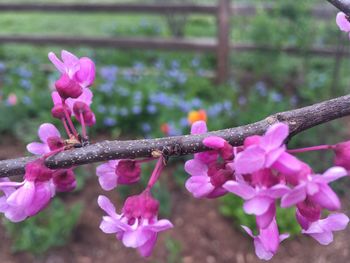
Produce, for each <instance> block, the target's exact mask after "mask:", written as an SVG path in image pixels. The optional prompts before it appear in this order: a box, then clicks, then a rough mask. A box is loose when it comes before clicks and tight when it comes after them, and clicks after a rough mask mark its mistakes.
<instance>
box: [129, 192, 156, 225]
mask: <svg viewBox="0 0 350 263" xmlns="http://www.w3.org/2000/svg"><path fill="white" fill-rule="evenodd" d="M158 209H159V202H158V201H157V200H156V199H154V198H153V197H152V196H151V194H150V193H149V192H148V191H145V192H143V193H141V194H140V195H134V196H130V197H128V198H127V199H126V201H125V204H124V207H123V214H124V215H125V216H126V217H127V218H130V219H133V218H134V219H137V218H145V219H152V218H154V217H157V216H158Z"/></svg>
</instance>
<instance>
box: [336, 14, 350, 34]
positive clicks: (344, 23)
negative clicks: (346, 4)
mask: <svg viewBox="0 0 350 263" xmlns="http://www.w3.org/2000/svg"><path fill="white" fill-rule="evenodd" d="M336 22H337V25H338V27H339V29H340V30H341V31H344V32H347V33H349V32H350V22H349V19H348V17H347V16H346V15H345V14H344V13H343V12H339V13H338V14H337V17H336Z"/></svg>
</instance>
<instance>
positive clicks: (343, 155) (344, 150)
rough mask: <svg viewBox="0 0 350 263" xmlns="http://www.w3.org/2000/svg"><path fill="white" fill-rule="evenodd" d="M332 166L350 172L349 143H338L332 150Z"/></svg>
mask: <svg viewBox="0 0 350 263" xmlns="http://www.w3.org/2000/svg"><path fill="white" fill-rule="evenodd" d="M334 153H335V158H334V164H335V165H338V166H342V167H344V168H345V169H346V170H350V141H346V142H342V143H338V144H337V145H336V146H335V149H334Z"/></svg>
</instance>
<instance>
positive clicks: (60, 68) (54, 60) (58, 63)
mask: <svg viewBox="0 0 350 263" xmlns="http://www.w3.org/2000/svg"><path fill="white" fill-rule="evenodd" d="M48 57H49V59H50V61H51V62H52V64H54V65H55V67H56V68H57V69H58V71H59V72H61V73H62V74H63V73H65V71H66V68H65V66H64V64H63V62H62V61H61V60H59V59H58V58H57V56H56V55H55V53H53V52H50V53H49V55H48Z"/></svg>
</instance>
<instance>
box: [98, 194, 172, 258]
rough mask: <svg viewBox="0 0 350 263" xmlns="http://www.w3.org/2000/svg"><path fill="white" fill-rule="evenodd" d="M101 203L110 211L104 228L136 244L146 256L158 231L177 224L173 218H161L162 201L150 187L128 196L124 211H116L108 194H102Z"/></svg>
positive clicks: (101, 227)
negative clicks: (159, 216) (151, 192)
mask: <svg viewBox="0 0 350 263" xmlns="http://www.w3.org/2000/svg"><path fill="white" fill-rule="evenodd" d="M98 205H99V206H100V207H101V209H103V210H104V211H105V212H106V213H107V216H104V217H103V218H102V221H101V224H100V229H101V230H102V231H103V232H104V233H106V234H115V235H116V238H117V239H118V240H121V241H122V242H123V244H124V245H125V246H126V247H132V248H136V249H137V250H138V251H139V253H140V254H141V255H142V256H143V257H148V256H150V254H151V253H152V250H153V247H154V245H155V243H156V240H157V236H158V233H159V232H161V231H164V230H167V229H169V228H172V227H173V225H172V223H171V222H170V221H169V220H166V219H161V220H158V219H157V217H158V207H159V203H158V201H157V200H155V199H154V198H153V197H152V196H151V194H150V193H149V192H148V191H145V192H143V193H142V194H140V195H137V196H130V197H128V198H127V200H126V201H125V204H124V207H123V209H122V213H121V214H117V213H116V212H115V210H116V209H115V207H114V205H113V204H112V203H111V201H110V200H109V199H108V198H107V197H105V196H102V195H100V196H99V197H98Z"/></svg>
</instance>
